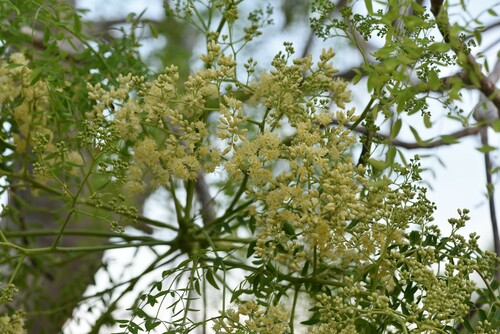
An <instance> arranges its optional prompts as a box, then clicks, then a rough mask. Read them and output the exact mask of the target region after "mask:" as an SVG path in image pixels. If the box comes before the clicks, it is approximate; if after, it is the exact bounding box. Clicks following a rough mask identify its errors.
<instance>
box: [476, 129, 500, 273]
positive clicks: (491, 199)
mask: <svg viewBox="0 0 500 334" xmlns="http://www.w3.org/2000/svg"><path fill="white" fill-rule="evenodd" d="M479 134H480V135H481V144H482V145H483V146H485V147H488V146H489V145H488V128H487V127H486V126H483V127H481V128H480V131H479ZM484 168H485V170H486V189H487V191H488V204H489V208H490V218H491V227H492V230H493V244H494V247H495V254H496V255H497V256H498V257H500V238H499V235H498V222H497V215H496V209H495V189H494V185H493V180H492V176H491V171H492V169H493V166H492V163H491V157H490V153H489V152H488V151H486V152H485V153H484ZM495 277H496V279H497V280H498V281H500V268H499V265H498V263H497V265H496V268H495Z"/></svg>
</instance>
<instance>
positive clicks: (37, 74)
mask: <svg viewBox="0 0 500 334" xmlns="http://www.w3.org/2000/svg"><path fill="white" fill-rule="evenodd" d="M41 77H42V69H41V68H35V69H34V70H33V72H32V73H31V75H30V79H29V80H30V85H34V84H36V83H37V82H38V80H40V78H41Z"/></svg>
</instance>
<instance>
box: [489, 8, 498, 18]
mask: <svg viewBox="0 0 500 334" xmlns="http://www.w3.org/2000/svg"><path fill="white" fill-rule="evenodd" d="M487 12H488V14H490V15H491V16H498V14H497V12H495V11H494V10H493V9H488V10H487Z"/></svg>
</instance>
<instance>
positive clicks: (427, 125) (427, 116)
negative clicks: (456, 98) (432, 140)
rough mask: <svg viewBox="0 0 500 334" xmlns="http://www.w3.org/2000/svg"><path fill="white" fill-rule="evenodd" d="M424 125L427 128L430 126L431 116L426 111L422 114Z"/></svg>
mask: <svg viewBox="0 0 500 334" xmlns="http://www.w3.org/2000/svg"><path fill="white" fill-rule="evenodd" d="M424 125H425V127H426V128H427V129H430V128H432V122H431V116H430V115H429V114H428V113H425V114H424Z"/></svg>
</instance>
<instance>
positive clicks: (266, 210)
mask: <svg viewBox="0 0 500 334" xmlns="http://www.w3.org/2000/svg"><path fill="white" fill-rule="evenodd" d="M0 5H1V9H2V10H1V11H0V16H1V17H0V22H2V29H3V31H5V33H3V34H2V36H1V37H2V43H1V45H0V48H1V49H0V50H1V51H0V52H1V55H2V58H1V59H0V72H1V76H0V82H1V85H2V89H1V94H0V106H1V108H2V109H1V115H0V117H1V119H2V128H1V131H2V137H1V139H2V141H1V143H0V145H1V149H2V160H1V165H0V170H1V173H2V174H1V176H2V180H3V183H2V187H3V188H2V189H3V192H4V193H5V194H7V195H8V204H7V205H6V206H5V207H4V210H3V220H2V230H1V233H0V239H1V240H0V242H1V245H2V264H3V267H2V282H3V283H4V285H3V290H2V302H3V303H4V306H5V307H4V308H3V311H4V314H5V315H4V316H3V317H2V318H1V319H2V322H1V326H3V328H2V329H3V330H4V331H6V332H7V333H11V332H12V333H14V332H20V331H21V330H22V327H23V326H25V325H24V324H25V323H26V326H25V327H26V328H27V329H28V330H29V331H30V332H36V333H43V332H46V333H54V332H58V331H60V330H61V328H62V327H63V325H64V322H65V321H66V319H67V318H68V317H72V316H73V315H74V316H80V317H81V316H82V315H81V313H73V311H74V309H75V308H76V307H77V306H78V305H84V306H85V307H87V308H89V310H90V309H91V308H92V307H96V308H99V314H98V316H97V318H96V319H95V321H94V320H92V323H91V324H90V332H91V333H98V332H99V331H110V329H109V328H114V330H115V331H120V332H127V333H128V332H130V333H138V332H161V333H165V332H166V333H185V332H186V333H187V332H198V331H201V330H203V332H207V331H213V332H216V333H298V332H313V333H353V332H360V333H374V332H376V333H379V332H380V333H400V332H404V333H409V332H412V333H417V332H436V333H439V332H441V333H457V332H463V333H466V332H477V333H496V329H497V328H498V327H499V320H498V319H499V317H498V313H499V310H498V279H495V273H496V274H498V270H497V266H498V256H497V255H498V252H499V250H498V246H496V251H497V254H494V253H492V252H488V251H485V250H482V249H480V248H479V247H478V243H477V240H478V235H477V234H472V235H469V236H468V237H464V236H462V235H461V234H460V233H459V232H460V229H461V228H462V227H463V226H464V225H465V224H466V222H467V221H468V220H469V217H468V213H469V211H468V210H467V209H461V210H458V216H457V217H455V218H451V219H450V220H449V224H450V226H451V228H450V230H451V232H450V233H447V234H443V233H442V232H441V231H440V230H439V228H438V227H437V226H436V225H434V224H433V223H432V222H433V213H434V210H435V205H434V203H432V202H431V201H429V200H428V199H427V197H426V188H425V187H423V185H422V183H421V181H422V180H421V176H420V173H421V169H422V163H425V161H424V162H422V161H421V160H419V158H418V157H412V156H411V155H410V154H409V153H408V152H406V151H404V149H405V148H406V149H411V148H417V147H418V148H429V149H431V148H434V147H437V146H441V145H451V144H458V141H459V139H460V138H461V137H464V136H467V135H471V134H476V133H478V132H479V131H480V129H484V128H483V127H484V126H489V125H492V126H493V128H494V129H498V124H497V123H498V121H495V120H493V121H492V124H490V123H487V122H484V121H481V122H479V123H473V122H472V121H470V119H469V118H470V117H469V115H467V114H466V113H464V112H457V111H456V110H455V109H454V106H455V104H456V103H458V101H460V99H461V94H462V92H463V91H464V90H466V89H477V90H479V91H480V92H482V93H483V94H484V96H486V97H488V98H489V100H490V101H491V103H492V104H493V105H494V106H496V107H498V106H500V104H499V103H500V97H498V96H497V95H496V92H497V89H496V87H495V84H494V82H492V81H491V80H490V78H488V72H489V71H488V69H489V65H488V63H487V62H486V61H485V60H484V59H482V58H480V55H477V54H475V53H474V46H475V45H476V44H480V43H481V36H482V34H487V32H488V30H489V29H494V27H495V24H494V23H493V24H491V26H489V27H488V26H486V27H485V26H483V25H481V24H480V23H481V21H480V20H487V19H488V18H486V17H485V16H489V17H495V16H496V12H495V11H494V8H490V9H488V10H485V12H484V13H482V14H481V15H482V16H478V17H473V19H471V20H469V21H459V20H455V21H454V20H453V19H454V16H453V15H451V14H452V13H453V10H454V9H453V7H452V5H453V4H452V3H448V2H442V1H432V2H431V3H430V4H427V5H428V6H427V7H425V6H424V5H426V4H425V3H423V2H419V1H388V2H387V3H385V2H376V3H375V2H373V3H372V1H369V0H367V1H364V3H363V4H361V3H355V4H351V3H349V2H347V1H338V2H329V1H312V2H311V3H302V2H295V5H296V6H304V7H303V8H305V9H307V10H310V12H311V15H310V27H311V30H310V31H311V33H310V35H308V36H306V37H307V42H306V43H305V47H304V50H302V52H300V54H299V55H296V51H295V48H294V46H293V45H292V44H291V43H289V42H285V43H284V44H283V47H282V48H281V51H279V52H278V53H277V54H276V55H275V56H274V58H273V59H272V60H271V61H270V62H269V63H257V62H256V61H255V60H254V59H253V58H252V54H253V52H252V50H251V49H250V48H252V43H255V41H254V40H255V39H256V38H257V37H259V36H260V35H261V34H262V33H263V32H265V31H266V27H267V25H269V24H271V23H272V18H273V9H272V7H271V6H263V7H259V6H258V5H260V4H257V6H256V7H255V8H254V7H252V6H255V5H256V4H252V3H250V2H243V1H234V0H225V1H215V0H214V1H208V0H207V1H177V2H174V3H170V2H165V10H166V14H167V17H168V26H169V27H171V26H178V27H182V31H189V32H190V33H191V32H192V31H193V30H188V29H189V28H187V26H188V24H191V25H192V26H193V27H195V30H194V31H197V34H198V35H197V36H201V37H202V38H203V40H204V45H206V48H205V51H204V52H203V53H202V54H200V55H199V59H200V60H201V62H200V66H198V69H197V70H194V69H193V70H191V71H189V70H187V68H188V66H187V65H186V64H188V63H187V62H186V58H187V57H184V62H183V63H182V66H181V70H179V67H177V66H175V64H168V65H166V66H165V67H164V68H163V69H162V70H161V71H159V73H154V72H151V71H150V70H148V68H147V66H146V65H145V63H144V62H143V61H142V60H141V59H140V56H139V54H138V51H137V50H138V46H139V41H138V37H137V36H138V35H137V32H138V31H139V30H138V29H139V28H140V27H141V26H142V25H145V24H146V23H147V22H146V21H145V20H143V19H142V18H141V17H140V16H139V17H136V16H133V15H131V16H129V17H128V21H127V22H128V24H129V26H128V28H130V29H122V31H121V33H120V35H119V37H116V36H115V37H113V35H112V34H110V35H105V34H103V35H101V36H98V37H96V33H95V31H93V32H92V31H91V30H90V28H91V27H86V26H85V23H84V22H82V19H81V16H80V13H79V12H78V11H75V10H74V8H73V7H71V6H68V5H67V4H64V3H60V2H56V1H46V2H43V3H39V2H36V1H33V2H25V1H22V2H12V1H0ZM245 5H246V6H245ZM454 6H461V7H460V9H461V10H463V11H465V12H467V11H470V8H468V7H467V6H466V4H465V3H464V2H460V3H458V4H456V5H454ZM282 10H283V13H285V14H289V15H285V18H286V20H287V21H286V22H294V20H296V19H297V17H295V18H294V17H293V15H292V14H293V13H295V12H296V8H295V9H294V7H293V6H292V5H291V4H290V3H289V2H283V8H282ZM295 15H296V14H295ZM288 20H290V21H288ZM104 26H105V25H104ZM149 26H150V28H151V31H152V32H153V34H156V33H162V32H164V33H166V34H167V33H169V32H170V33H172V32H171V31H168V30H171V29H166V28H165V27H166V26H167V23H150V25H149ZM167 36H171V35H167ZM172 36H173V35H172ZM315 36H316V37H319V38H321V39H323V40H324V41H327V42H328V43H330V44H331V45H332V46H335V48H333V49H332V48H325V49H323V50H322V51H319V52H318V53H317V54H311V52H310V51H311V50H314V48H313V47H312V45H313V44H314V40H315V38H316V37H315ZM259 38H260V37H259ZM194 39H195V38H193V40H194ZM167 40H169V41H172V40H175V38H174V37H170V39H168V38H167ZM339 40H341V41H347V42H348V46H347V47H345V46H344V49H342V48H341V46H340V45H341V43H342V42H339ZM170 47H171V48H174V47H175V44H174V45H173V46H172V45H170ZM336 48H338V50H339V52H338V53H339V56H340V55H341V54H342V52H346V53H348V52H354V51H356V52H359V55H360V59H361V60H362V64H361V65H360V66H359V67H356V68H354V69H352V70H350V71H347V70H346V71H342V72H340V71H339V70H338V69H337V68H336V65H335V64H336V61H335V52H334V51H336ZM186 49H189V48H186ZM249 49H250V50H249ZM171 50H172V49H171ZM174 50H175V48H174ZM339 56H337V57H339ZM179 61H182V59H181V60H179ZM449 69H456V74H452V75H446V76H444V75H442V73H445V71H448V70H449ZM349 81H351V82H352V85H353V86H352V87H355V88H356V89H365V86H366V89H367V93H368V94H367V95H369V99H368V100H367V101H360V102H361V103H365V105H364V107H362V108H361V109H360V110H357V109H356V108H354V107H353V101H351V99H352V97H351V91H350V86H349ZM363 83H366V84H365V85H363ZM431 100H435V101H438V102H439V103H441V104H442V110H448V116H449V119H450V120H455V121H457V120H458V121H459V122H460V124H461V126H463V129H461V130H460V131H458V132H455V133H451V134H444V133H443V134H442V135H440V136H438V137H437V138H435V139H433V140H423V139H421V138H422V137H423V136H425V133H422V132H421V131H420V132H419V131H418V130H417V128H416V127H414V126H413V125H412V126H410V124H414V123H413V122H417V121H418V122H422V124H423V125H424V128H431V127H432V126H433V123H432V116H433V114H432V112H431V111H430V109H429V106H428V105H429V101H431ZM403 127H408V128H409V129H410V131H411V132H413V134H414V136H415V139H416V142H415V143H408V142H405V141H403V140H401V138H400V132H401V129H402V128H403ZM381 128H382V129H388V131H387V132H382V130H381ZM483 132H484V131H483ZM484 133H487V132H484ZM480 149H481V150H482V151H484V152H485V157H486V161H487V162H488V161H489V158H488V155H487V153H488V152H489V151H490V150H491V149H492V146H490V144H489V143H487V142H486V141H485V142H484V145H483V146H482V147H481V148H480ZM487 174H488V176H489V179H488V188H487V189H488V192H489V195H490V199H492V198H493V183H492V181H491V174H492V168H491V167H488V168H487ZM155 189H163V190H164V192H165V193H166V194H167V195H166V197H165V203H164V206H165V207H166V211H167V212H168V221H166V222H165V221H160V220H157V219H152V218H151V217H146V216H145V215H143V213H142V212H141V211H140V208H141V205H142V201H144V199H145V198H146V197H147V196H148V195H149V194H150V193H151V192H152V191H153V190H155ZM491 211H492V227H493V231H494V236H495V238H496V239H495V240H497V242H498V235H497V234H498V233H497V232H496V231H497V230H496V221H495V220H494V219H493V218H494V205H493V200H491ZM132 227H135V228H136V229H138V230H140V231H142V233H137V232H134V230H133V229H132ZM497 245H498V244H497ZM111 249H136V250H142V249H149V250H150V251H151V254H153V256H152V257H151V258H149V259H139V258H136V257H134V258H132V259H131V264H132V265H133V263H134V262H141V264H143V263H142V262H146V261H148V263H147V264H146V265H145V269H144V270H143V271H142V272H140V273H138V274H134V275H132V276H131V277H128V278H126V279H124V280H121V281H116V280H114V279H112V280H111V281H110V283H109V286H108V287H105V288H104V289H103V290H100V291H96V292H93V293H87V294H84V292H85V289H86V288H87V286H88V285H89V284H91V283H92V279H93V277H94V274H95V272H96V271H97V269H98V268H104V269H106V268H107V265H108V264H107V263H106V262H102V261H101V258H102V254H103V252H104V251H106V250H111ZM474 275H476V276H477V277H479V279H480V281H481V282H480V284H479V283H478V282H477V278H476V277H475V276H474ZM151 276H153V278H151ZM112 277H114V276H112ZM473 278H474V279H476V280H474V279H473ZM144 282H146V283H147V284H149V285H148V288H147V289H146V290H143V291H140V292H139V293H137V287H139V286H141V284H145V283H144ZM135 293H136V294H135ZM134 294H135V295H134ZM214 295H215V296H217V298H213V297H212V296H214ZM130 297H132V300H131V301H130ZM209 297H210V298H209ZM127 298H129V299H127ZM127 301H130V302H129V304H128V305H124V304H125V303H127ZM218 301H220V303H219V302H218ZM123 309H128V311H129V312H128V313H125V315H124V313H123ZM214 310H216V311H218V313H217V312H213V311H214ZM83 317H84V316H83ZM113 326H114V327H113Z"/></svg>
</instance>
